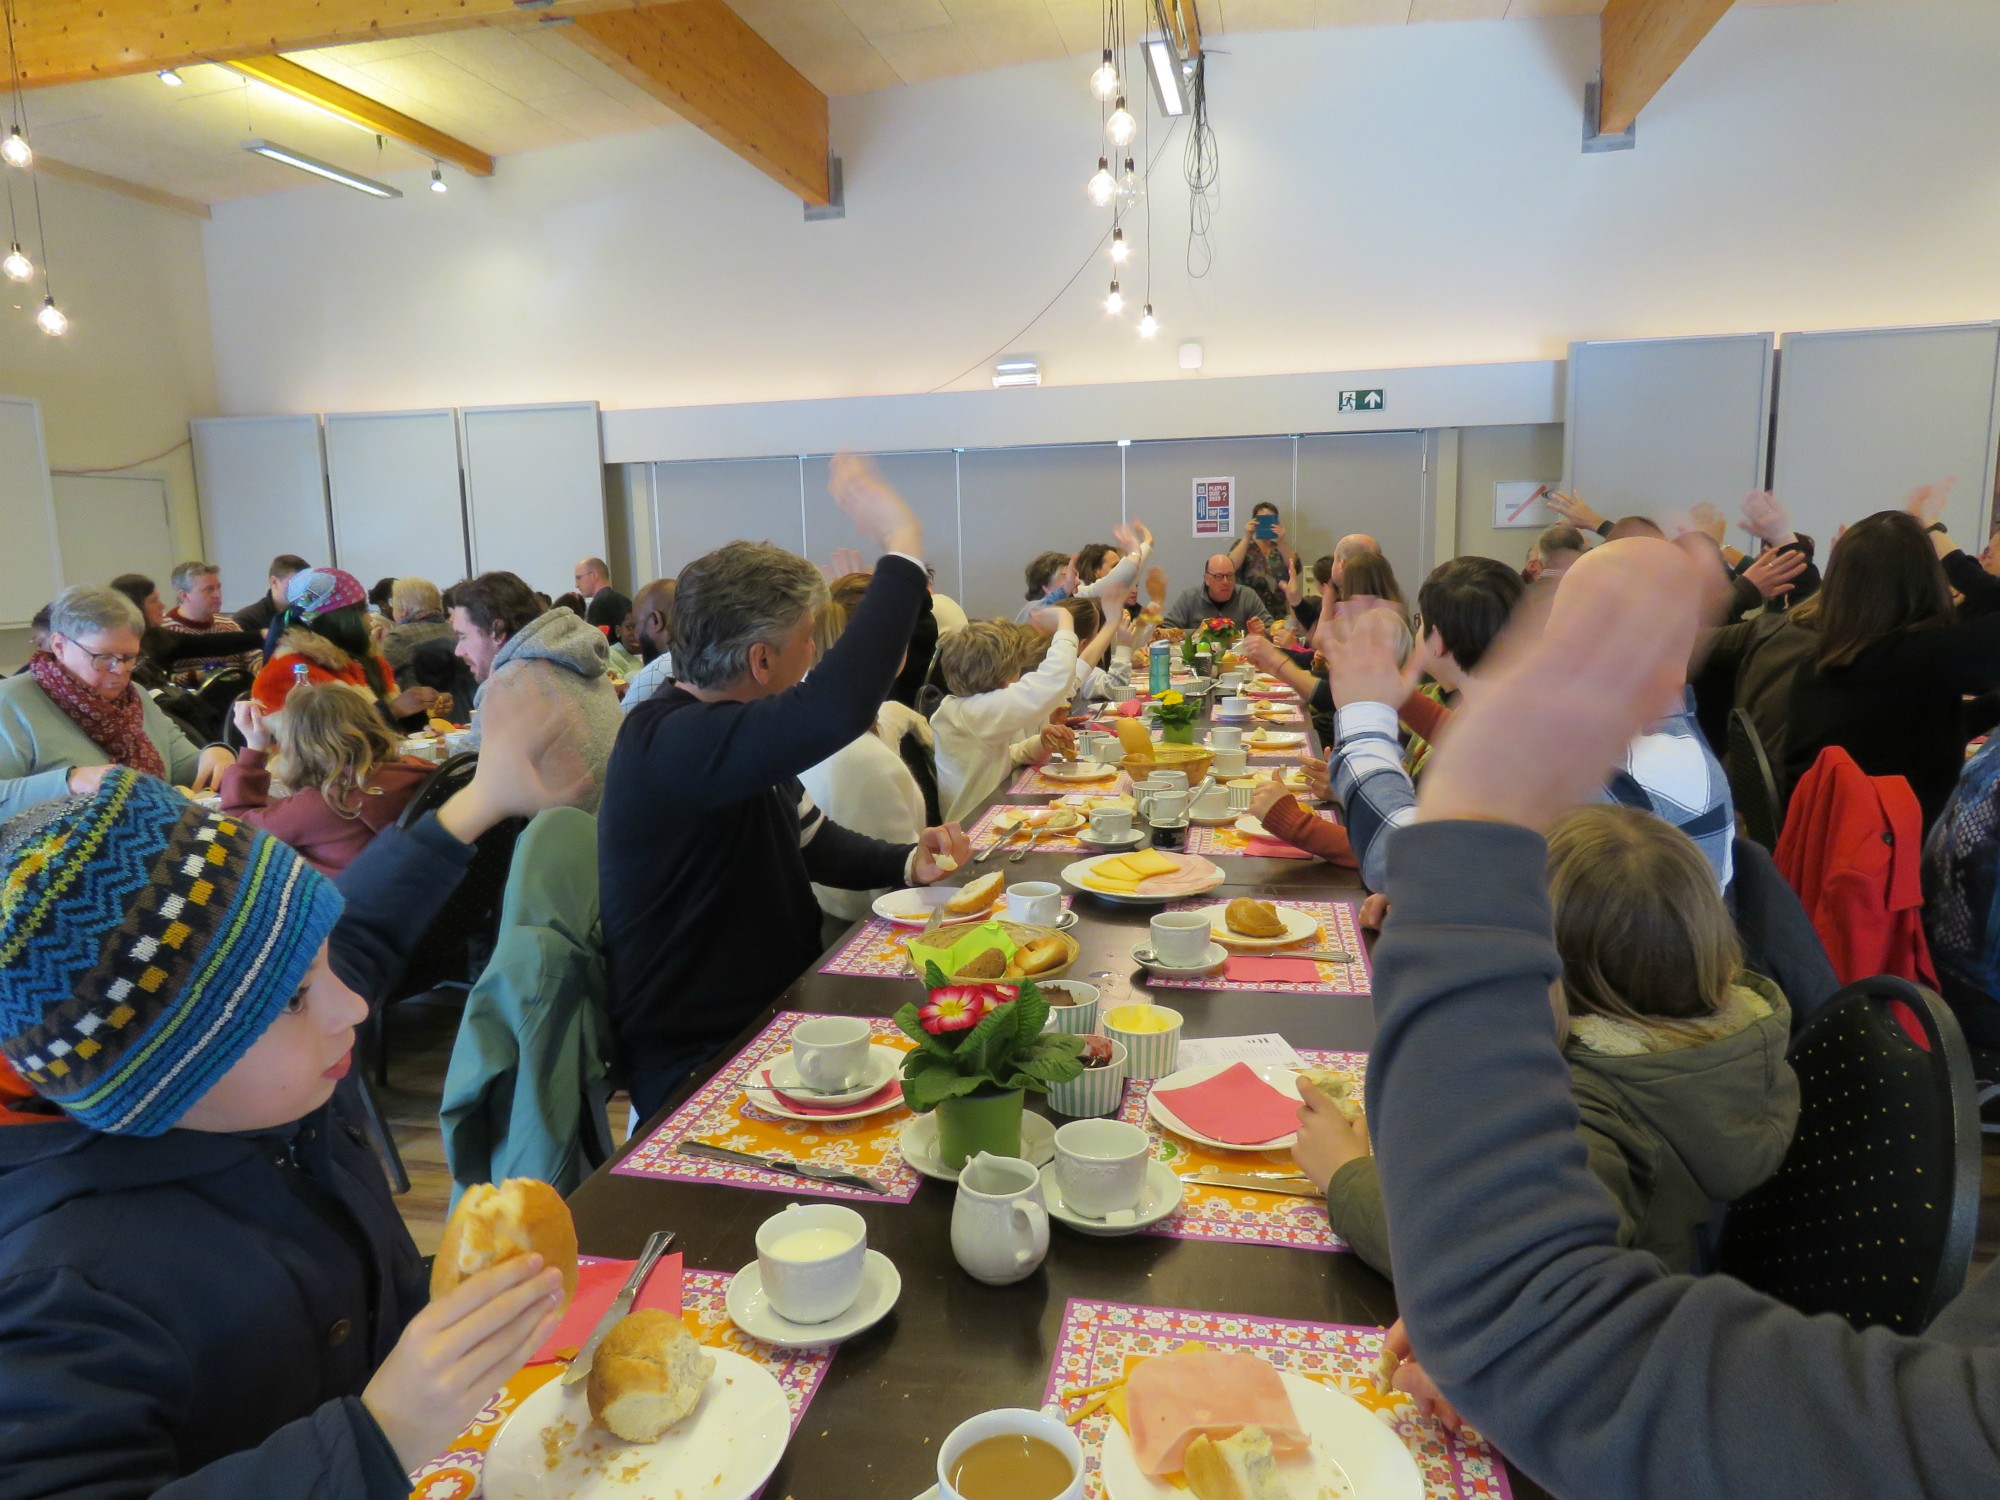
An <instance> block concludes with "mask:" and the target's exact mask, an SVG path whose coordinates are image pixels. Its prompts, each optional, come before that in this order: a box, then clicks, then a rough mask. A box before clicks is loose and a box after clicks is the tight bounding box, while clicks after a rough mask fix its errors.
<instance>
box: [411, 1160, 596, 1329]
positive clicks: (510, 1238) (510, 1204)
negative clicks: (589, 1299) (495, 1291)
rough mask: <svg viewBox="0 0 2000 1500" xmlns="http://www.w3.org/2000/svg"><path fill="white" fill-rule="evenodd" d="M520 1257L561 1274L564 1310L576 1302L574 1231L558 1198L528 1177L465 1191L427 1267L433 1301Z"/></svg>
mask: <svg viewBox="0 0 2000 1500" xmlns="http://www.w3.org/2000/svg"><path fill="white" fill-rule="evenodd" d="M520 1255H539V1256H541V1258H542V1261H543V1263H544V1264H545V1265H550V1266H554V1267H555V1268H556V1270H558V1271H560V1272H561V1273H562V1283H563V1306H564V1307H567V1306H569V1304H570V1300H571V1299H572V1298H573V1297H575V1296H576V1226H575V1224H573V1223H572V1222H571V1220H570V1216H569V1205H568V1204H567V1203H565V1202H563V1200H562V1194H560V1193H558V1192H557V1191H556V1190H555V1189H554V1188H552V1187H550V1186H549V1185H548V1184H547V1183H546V1182H537V1181H536V1180H535V1179H534V1178H532V1177H510V1178H508V1179H507V1180H506V1181H505V1182H503V1183H501V1184H500V1185H499V1186H498V1187H494V1186H492V1185H490V1184H488V1183H481V1184H479V1185H478V1186H477V1187H472V1188H467V1189H466V1192H465V1196H464V1197H463V1198H461V1199H459V1200H458V1207H457V1208H454V1209H453V1210H452V1211H451V1218H450V1220H449V1221H448V1222H447V1223H446V1224H445V1226H444V1240H443V1242H442V1243H441V1244H439V1246H438V1253H437V1259H436V1260H434V1261H433V1262H431V1296H432V1297H433V1298H437V1297H442V1296H443V1295H444V1294H445V1293H446V1292H448V1291H450V1290H451V1289H452V1288H453V1287H455V1286H457V1285H458V1284H459V1283H460V1282H461V1281H464V1280H465V1279H466V1278H467V1277H469V1276H476V1275H478V1274H479V1272H481V1271H484V1270H486V1269H488V1268H489V1267H492V1266H497V1265H501V1264H503V1263H504V1262H506V1261H510V1260H513V1259H514V1258H515V1257H516V1256H520Z"/></svg>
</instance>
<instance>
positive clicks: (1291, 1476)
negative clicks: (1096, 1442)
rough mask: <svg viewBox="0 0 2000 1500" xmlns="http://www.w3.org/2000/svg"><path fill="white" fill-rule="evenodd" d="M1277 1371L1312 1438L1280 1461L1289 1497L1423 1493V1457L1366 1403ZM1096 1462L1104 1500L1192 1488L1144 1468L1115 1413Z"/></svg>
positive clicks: (1389, 1498) (1352, 1498) (1382, 1497)
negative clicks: (1302, 1450)
mask: <svg viewBox="0 0 2000 1500" xmlns="http://www.w3.org/2000/svg"><path fill="white" fill-rule="evenodd" d="M1278 1378H1279V1379H1280V1380H1282V1381H1284V1383H1285V1394H1286V1395H1287V1396H1290V1397H1291V1398H1292V1411H1293V1413H1294V1414H1295V1415H1296V1416H1297V1417H1298V1419H1299V1426H1301V1427H1302V1428H1304V1429H1305V1431H1306V1434H1307V1436H1308V1437H1310V1438H1311V1440H1312V1447H1311V1449H1310V1450H1309V1452H1308V1453H1307V1454H1306V1456H1304V1457H1302V1458H1297V1459H1294V1460H1293V1461H1292V1462H1290V1463H1287V1464H1280V1465H1279V1466H1278V1477H1279V1480H1280V1482H1281V1483H1282V1484H1283V1485H1284V1493H1285V1495H1286V1496H1287V1497H1289V1500H1423V1497H1424V1481H1423V1476H1422V1475H1420V1474H1419V1473H1418V1472H1417V1461H1416V1460H1415V1459H1414V1458H1412V1457H1410V1450H1409V1449H1408V1448H1405V1447H1404V1446H1403V1444H1402V1442H1401V1440H1400V1439H1398V1438H1397V1436H1396V1435H1395V1433H1393V1432H1391V1431H1390V1430H1389V1429H1388V1428H1387V1427H1385V1426H1383V1425H1382V1423H1381V1421H1380V1420H1379V1419H1378V1418H1377V1417H1375V1416H1374V1415H1373V1414H1372V1413H1371V1412H1369V1410H1368V1409H1367V1408H1366V1407H1365V1406H1363V1405H1362V1404H1361V1403H1360V1402H1358V1401H1356V1400H1354V1398H1353V1397H1351V1396H1346V1395H1343V1394H1342V1393H1341V1392H1339V1391H1337V1390H1335V1389H1334V1388H1333V1387H1332V1386H1330V1385H1322V1384H1321V1383H1320V1382H1319V1381H1317V1380H1310V1379H1308V1378H1307V1377H1305V1376H1304V1375H1294V1374H1293V1373H1292V1372H1291V1371H1289V1370H1281V1371H1279V1372H1278ZM1098 1464H1099V1472H1100V1473H1101V1474H1102V1476H1103V1479H1104V1493H1105V1497H1106V1500H1187V1497H1188V1491H1186V1490H1179V1489H1175V1488H1174V1487H1173V1485H1171V1484H1169V1483H1168V1482H1167V1481H1166V1480H1165V1479H1153V1478H1149V1477H1148V1476H1147V1475H1145V1474H1142V1473H1141V1472H1140V1471H1139V1459H1138V1455H1137V1454H1135V1453H1134V1452H1133V1451H1132V1439H1131V1438H1130V1437H1129V1436H1127V1434H1126V1432H1125V1429H1124V1428H1123V1427H1121V1426H1119V1425H1118V1423H1117V1422H1115V1421H1114V1422H1113V1423H1112V1424H1111V1425H1110V1426H1109V1427H1108V1428H1107V1429H1106V1430H1105V1434H1104V1446H1103V1448H1102V1449H1101V1450H1100V1451H1099V1454H1098Z"/></svg>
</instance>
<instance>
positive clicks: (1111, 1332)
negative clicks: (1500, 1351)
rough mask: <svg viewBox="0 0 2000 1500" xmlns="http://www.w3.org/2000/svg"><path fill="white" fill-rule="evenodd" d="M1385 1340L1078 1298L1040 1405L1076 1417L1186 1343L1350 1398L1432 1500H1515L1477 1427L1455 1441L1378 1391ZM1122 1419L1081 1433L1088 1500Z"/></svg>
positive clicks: (1294, 1323)
mask: <svg viewBox="0 0 2000 1500" xmlns="http://www.w3.org/2000/svg"><path fill="white" fill-rule="evenodd" d="M1385 1332H1386V1330H1385V1329H1381V1328H1363V1327H1357V1326H1355V1325H1353V1324H1349V1323H1308V1322H1303V1321H1299V1320H1297V1319H1293V1318H1256V1317H1248V1316H1245V1315H1242V1314H1238V1313H1207V1312H1193V1311H1190V1310H1189V1309H1186V1308H1178V1307H1142V1306H1139V1305H1137V1304H1134V1303H1129V1302H1095V1301H1090V1300H1087V1299H1085V1298H1082V1297H1072V1298H1071V1299H1070V1301H1069V1303H1068V1305H1067V1306H1065V1307H1064V1308H1063V1320H1062V1327H1061V1328H1060V1329H1059V1330H1058V1331H1057V1333H1056V1355H1055V1360H1054V1362H1053V1363H1052V1365H1051V1367H1050V1369H1049V1381H1048V1384H1047V1386H1045V1387H1044V1388H1043V1391H1042V1400H1043V1401H1044V1402H1049V1401H1054V1402H1057V1403H1058V1404H1061V1405H1064V1406H1066V1407H1067V1408H1068V1409H1069V1410H1070V1411H1071V1412H1075V1411H1077V1410H1088V1408H1087V1407H1085V1406H1084V1405H1083V1403H1084V1402H1086V1401H1088V1400H1091V1399H1093V1398H1091V1397H1087V1396H1070V1395H1068V1393H1069V1392H1072V1391H1085V1390H1088V1389H1089V1388H1090V1387H1092V1386H1096V1385H1100V1384H1102V1383H1103V1382H1105V1381H1110V1380H1118V1379H1121V1378H1123V1377H1125V1376H1126V1375H1127V1374H1128V1373H1129V1371H1130V1370H1131V1367H1132V1365H1133V1364H1135V1363H1136V1362H1138V1361H1140V1360H1144V1359H1150V1358H1152V1357H1153V1356H1154V1355H1158V1354H1171V1353H1172V1352H1173V1351H1174V1350H1176V1349H1178V1348H1180V1347H1181V1346H1182V1345H1184V1344H1200V1345H1203V1346H1204V1347H1206V1348H1210V1349H1229V1350H1236V1351H1240V1352H1242V1353H1245V1354H1254V1355H1256V1356H1257V1357H1258V1358H1259V1359H1262V1360H1266V1361H1268V1362H1269V1363H1270V1364H1272V1365H1274V1366H1276V1367H1277V1368H1278V1369H1280V1370H1285V1371H1289V1372H1290V1373H1292V1374H1295V1375H1303V1376H1305V1377H1306V1378H1307V1379H1309V1380H1317V1381H1320V1382H1321V1383H1323V1384H1325V1385H1327V1386H1330V1387H1332V1388H1333V1389H1334V1390H1337V1391H1339V1392H1340V1393H1341V1394H1343V1395H1345V1396H1350V1397H1352V1398H1353V1399H1354V1400H1355V1401H1356V1402H1358V1403H1359V1404H1360V1405H1361V1406H1362V1407H1364V1408H1365V1409H1366V1410H1367V1411H1368V1412H1369V1413H1370V1414H1371V1415H1373V1416H1374V1417H1375V1418H1376V1420H1377V1421H1379V1422H1381V1423H1382V1425H1383V1426H1384V1427H1386V1428H1388V1429H1389V1431H1390V1432H1392V1433H1394V1434H1395V1435H1396V1437H1397V1438H1398V1439H1399V1440H1400V1441H1401V1442H1402V1444H1403V1446H1404V1447H1406V1448H1408V1449H1409V1450H1410V1457H1411V1458H1412V1459H1414V1460H1415V1461H1416V1465H1417V1473H1418V1474H1419V1475H1420V1476H1422V1479H1423V1483H1424V1496H1425V1500H1511V1496H1512V1495H1513V1490H1512V1489H1511V1488H1510V1487H1509V1485H1508V1483H1507V1466H1506V1464H1505V1463H1503V1462H1502V1461H1501V1458H1500V1455H1499V1454H1498V1453H1496V1452H1495V1451H1494V1450H1493V1448H1492V1446H1491V1445H1490V1444H1488V1443H1487V1442H1485V1441H1484V1440H1483V1439H1482V1438H1480V1436H1479V1435H1478V1434H1477V1433H1475V1432H1474V1431H1472V1429H1471V1428H1465V1429H1463V1430H1462V1431H1461V1432H1460V1433H1459V1435H1457V1436H1453V1435H1452V1434H1451V1433H1449V1432H1447V1431H1445V1429H1444V1425H1443V1424H1442V1423H1440V1422H1439V1421H1438V1420H1437V1419H1436V1418H1435V1417H1426V1416H1423V1415H1421V1414H1420V1413H1419V1412H1418V1411H1417V1406H1416V1403H1415V1402H1414V1401H1412V1400H1411V1399H1410V1398H1409V1397H1408V1396H1405V1395H1403V1394H1402V1393H1401V1392H1400V1391H1395V1392H1390V1393H1388V1394H1383V1393H1382V1392H1379V1391H1377V1390H1376V1389H1375V1383H1374V1369H1375V1362H1376V1361H1377V1360H1378V1359H1379V1358H1380V1357H1381V1352H1382V1338H1383V1335H1384V1333H1385ZM1115 1420H1116V1419H1115V1418H1114V1417H1113V1416H1112V1415H1111V1413H1110V1412H1108V1411H1106V1410H1104V1408H1103V1407H1102V1406H1101V1405H1100V1406H1099V1407H1098V1408H1097V1410H1095V1411H1093V1412H1091V1413H1090V1415H1088V1416H1085V1417H1084V1418H1082V1420H1080V1421H1078V1422H1077V1424H1076V1435H1077V1439H1078V1441H1079V1442H1081V1443H1082V1444H1083V1454H1084V1459H1083V1462H1084V1493H1085V1495H1087V1496H1088V1497H1090V1500H1100V1497H1101V1496H1102V1495H1103V1494H1104V1482H1103V1479H1102V1477H1101V1476H1100V1474H1099V1472H1098V1456H1099V1452H1100V1450H1101V1449H1102V1447H1103V1444H1104V1436H1105V1433H1106V1432H1108V1431H1109V1430H1110V1427H1111V1424H1112V1423H1113V1422H1114V1421H1115Z"/></svg>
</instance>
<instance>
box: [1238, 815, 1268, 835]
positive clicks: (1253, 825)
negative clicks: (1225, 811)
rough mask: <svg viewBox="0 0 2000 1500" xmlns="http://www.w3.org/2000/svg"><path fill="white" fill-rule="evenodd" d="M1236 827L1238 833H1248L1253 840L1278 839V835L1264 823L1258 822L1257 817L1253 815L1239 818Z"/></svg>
mask: <svg viewBox="0 0 2000 1500" xmlns="http://www.w3.org/2000/svg"><path fill="white" fill-rule="evenodd" d="M1234 827H1235V829H1236V831H1237V832H1238V833H1247V834H1249V835H1250V837H1251V838H1253V839H1270V838H1276V837H1277V835H1276V834H1274V833H1273V832H1271V830H1270V829H1268V828H1266V827H1265V826H1264V825H1263V824H1262V823H1260V822H1258V821H1257V818H1256V816H1255V815H1254V814H1251V813H1245V814H1243V816H1242V817H1240V818H1238V819H1237V820H1236V822H1235V825H1234Z"/></svg>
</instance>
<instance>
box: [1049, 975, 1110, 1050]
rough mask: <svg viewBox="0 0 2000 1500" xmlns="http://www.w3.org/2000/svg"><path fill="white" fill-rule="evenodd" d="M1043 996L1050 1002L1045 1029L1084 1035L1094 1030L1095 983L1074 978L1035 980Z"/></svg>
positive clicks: (1095, 1021)
mask: <svg viewBox="0 0 2000 1500" xmlns="http://www.w3.org/2000/svg"><path fill="white" fill-rule="evenodd" d="M1036 987H1037V988H1038V989H1040V990H1041V992H1042V998H1043V999H1044V1000H1046V1001H1048V1002H1049V1023H1048V1025H1047V1026H1046V1027H1045V1028H1043V1029H1044V1030H1047V1031H1060V1032H1063V1033H1065V1034H1067V1035H1069V1036H1087V1035H1089V1034H1090V1033H1091V1032H1093V1031H1095V1030H1097V986H1096V985H1094V984H1085V983H1083V982H1082V981H1081V980H1076V979H1047V980H1038V981H1036Z"/></svg>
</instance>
